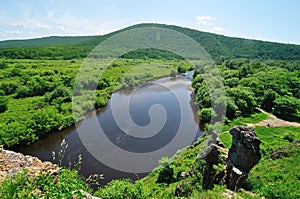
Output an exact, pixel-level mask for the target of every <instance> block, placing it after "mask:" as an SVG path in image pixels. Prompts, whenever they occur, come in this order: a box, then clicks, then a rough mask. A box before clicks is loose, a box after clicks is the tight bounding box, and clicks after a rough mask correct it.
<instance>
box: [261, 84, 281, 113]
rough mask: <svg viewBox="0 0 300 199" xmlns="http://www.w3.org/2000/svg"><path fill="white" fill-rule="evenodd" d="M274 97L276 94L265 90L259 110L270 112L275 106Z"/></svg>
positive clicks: (270, 90)
mask: <svg viewBox="0 0 300 199" xmlns="http://www.w3.org/2000/svg"><path fill="white" fill-rule="evenodd" d="M276 95H277V93H276V92H275V91H273V90H272V89H268V90H266V92H265V94H264V96H263V99H262V102H261V108H262V109H264V110H265V111H268V112H270V111H271V110H272V108H273V107H274V105H275V100H276Z"/></svg>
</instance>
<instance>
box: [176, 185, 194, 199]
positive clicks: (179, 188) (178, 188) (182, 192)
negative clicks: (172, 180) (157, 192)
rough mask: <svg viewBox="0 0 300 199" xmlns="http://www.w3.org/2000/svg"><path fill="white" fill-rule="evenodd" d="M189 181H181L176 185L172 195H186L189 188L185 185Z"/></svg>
mask: <svg viewBox="0 0 300 199" xmlns="http://www.w3.org/2000/svg"><path fill="white" fill-rule="evenodd" d="M189 184H190V183H189V182H181V183H179V184H178V185H177V186H176V189H175V193H174V196H176V197H186V196H188V195H189V194H190V192H191V190H189V189H186V188H185V187H187V186H189Z"/></svg>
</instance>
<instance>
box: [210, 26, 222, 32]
mask: <svg viewBox="0 0 300 199" xmlns="http://www.w3.org/2000/svg"><path fill="white" fill-rule="evenodd" d="M223 30H224V28H222V27H213V28H212V29H211V31H212V32H223Z"/></svg>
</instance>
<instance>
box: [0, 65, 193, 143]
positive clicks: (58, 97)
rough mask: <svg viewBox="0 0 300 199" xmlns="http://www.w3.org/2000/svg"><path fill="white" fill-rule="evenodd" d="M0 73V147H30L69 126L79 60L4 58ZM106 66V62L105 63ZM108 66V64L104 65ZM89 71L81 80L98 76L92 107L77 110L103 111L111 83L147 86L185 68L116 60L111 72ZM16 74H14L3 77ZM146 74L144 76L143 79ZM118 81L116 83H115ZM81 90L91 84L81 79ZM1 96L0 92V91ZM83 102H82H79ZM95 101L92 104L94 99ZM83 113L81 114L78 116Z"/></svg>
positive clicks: (104, 69)
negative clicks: (96, 108) (145, 84)
mask: <svg viewBox="0 0 300 199" xmlns="http://www.w3.org/2000/svg"><path fill="white" fill-rule="evenodd" d="M4 61H5V68H3V69H2V70H1V74H2V75H4V76H2V77H3V78H1V80H0V95H4V96H3V97H2V98H3V99H4V100H5V101H4V102H5V104H3V105H4V109H3V111H1V113H0V127H1V131H0V145H4V147H5V148H11V147H12V146H15V145H21V144H22V145H30V144H32V143H33V142H34V141H36V140H38V139H39V138H40V137H43V136H45V135H48V134H51V133H53V132H58V131H61V130H62V129H65V128H68V127H70V126H72V125H74V115H73V109H72V89H73V84H74V81H75V77H76V74H77V72H78V69H79V68H80V66H81V63H82V61H83V60H82V59H79V60H71V61H68V60H22V59H9V60H4ZM106 61H107V60H106ZM107 62H108V63H109V61H107ZM105 64H106V62H105V63H103V64H102V65H99V66H97V67H96V68H94V66H91V68H89V70H88V72H86V74H85V77H86V76H94V75H95V73H103V75H102V77H101V79H100V80H99V82H97V84H99V85H98V86H97V88H98V90H97V91H96V102H95V101H93V103H91V104H87V102H89V101H90V100H87V99H82V100H80V103H81V104H79V106H81V107H89V108H88V109H89V110H91V109H93V108H94V107H95V105H96V107H103V106H105V105H106V104H107V102H108V101H109V99H110V96H111V94H112V92H113V91H114V89H115V87H116V85H117V84H119V85H120V87H123V86H130V85H135V84H139V82H142V80H145V79H146V80H147V81H151V80H154V79H156V78H158V77H164V76H167V75H170V74H171V72H172V71H173V72H175V74H176V73H177V72H176V71H177V68H178V67H179V66H182V67H187V68H188V67H190V66H189V65H187V63H186V62H184V61H180V60H153V59H148V60H140V59H135V60H132V59H117V60H115V62H114V63H113V67H112V66H111V67H107V66H106V65H105ZM12 70H17V71H18V74H17V75H14V74H12V75H9V74H10V73H11V71H12ZM145 75H146V76H145ZM121 77H122V78H121ZM82 81H83V82H82V85H83V86H84V85H89V84H95V82H91V81H90V78H84V79H83V80H82ZM2 91H3V92H2ZM83 98H84V97H83ZM94 100H95V99H94ZM85 112H86V111H84V110H82V112H80V113H79V115H82V114H83V113H85Z"/></svg>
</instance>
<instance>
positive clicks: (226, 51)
mask: <svg viewBox="0 0 300 199" xmlns="http://www.w3.org/2000/svg"><path fill="white" fill-rule="evenodd" d="M143 27H158V28H168V29H171V30H175V31H178V32H180V33H183V34H186V35H187V36H190V37H191V38H192V39H194V40H195V41H197V42H199V43H200V44H201V45H202V46H203V48H204V49H205V50H206V51H207V52H208V53H209V54H210V55H211V56H212V57H213V58H218V59H223V58H251V59H254V58H261V59H276V60H298V61H299V60H300V46H298V45H291V44H279V43H273V42H266V41H258V40H249V39H240V38H233V37H226V36H223V35H217V34H213V33H206V32H200V31H197V30H193V29H188V28H182V27H178V26H172V25H164V24H138V25H134V26H130V27H128V28H125V29H122V30H119V31H116V32H113V33H110V34H107V35H103V36H94V37H92V36H91V37H48V38H40V39H33V40H21V41H2V42H0V57H6V58H11V59H15V58H17V59H76V58H84V57H86V56H87V55H88V53H89V52H90V51H91V50H92V49H93V48H94V47H95V46H97V45H98V44H99V43H100V42H102V41H103V40H105V39H106V38H108V37H110V36H113V35H115V34H117V33H119V32H122V31H126V30H131V29H134V28H143ZM61 44H64V45H61ZM75 44H76V45H75ZM25 46H26V48H24V47H25ZM11 47H13V48H11ZM16 47H19V48H16ZM21 47H22V48H21ZM29 47H30V48H29ZM170 56H171V57H178V56H174V55H171V54H170V53H168V52H163V53H162V52H159V51H153V50H147V49H145V50H141V51H137V52H135V53H129V54H128V55H124V57H125V58H145V57H148V58H153V59H161V58H163V59H165V58H166V57H170Z"/></svg>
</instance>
